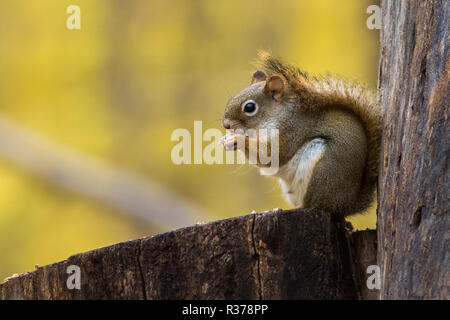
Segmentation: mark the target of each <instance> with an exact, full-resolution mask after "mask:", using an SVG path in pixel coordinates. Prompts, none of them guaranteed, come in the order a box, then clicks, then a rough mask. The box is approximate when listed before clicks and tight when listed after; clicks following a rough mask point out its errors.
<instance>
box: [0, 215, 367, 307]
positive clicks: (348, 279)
mask: <svg viewBox="0 0 450 320" xmlns="http://www.w3.org/2000/svg"><path fill="white" fill-rule="evenodd" d="M371 241H372V242H373V237H372V238H371ZM358 242H361V241H359V240H358ZM349 243H351V241H348V239H347V238H346V233H345V231H344V228H343V227H342V225H341V224H340V223H338V222H336V221H335V220H334V218H333V217H332V216H331V215H330V214H328V213H323V212H319V211H314V210H291V211H277V212H270V213H262V214H251V215H247V216H242V217H238V218H232V219H227V220H221V221H216V222H212V223H208V224H203V225H196V226H193V227H188V228H183V229H178V230H175V231H172V232H168V233H164V234H161V235H157V236H154V237H147V238H142V239H138V240H134V241H128V242H123V243H119V244H116V245H113V246H110V247H106V248H101V249H97V250H93V251H89V252H86V253H81V254H77V255H74V256H71V257H70V258H68V259H67V260H65V261H62V262H59V263H55V264H52V265H48V266H44V267H39V268H38V269H37V270H35V271H33V272H29V273H25V274H22V275H19V276H15V277H12V278H10V279H9V280H7V281H6V282H5V283H3V284H1V285H0V299H356V298H359V297H360V292H359V287H360V285H359V284H358V283H356V281H359V277H358V276H355V275H359V274H360V273H361V272H362V270H358V268H360V265H359V264H355V265H354V264H353V260H355V261H362V259H361V258H360V257H357V256H356V257H355V256H354V257H352V256H351V250H350V249H351V247H349V245H348V244H349ZM356 251H357V250H356ZM372 253H373V254H372V259H375V253H374V252H372ZM369 254H370V252H369ZM70 265H75V266H78V267H79V268H80V273H79V274H80V280H81V282H80V284H81V286H80V289H79V290H78V289H72V290H70V289H68V287H67V280H68V278H69V276H71V274H68V273H67V268H68V267H69V266H70ZM364 268H365V267H364ZM69 282H71V281H69Z"/></svg>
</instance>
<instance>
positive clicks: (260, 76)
mask: <svg viewBox="0 0 450 320" xmlns="http://www.w3.org/2000/svg"><path fill="white" fill-rule="evenodd" d="M266 78H267V76H266V74H265V73H264V72H263V71H261V70H258V71H256V72H255V73H254V74H253V76H252V84H254V83H256V82H260V81H265V80H266Z"/></svg>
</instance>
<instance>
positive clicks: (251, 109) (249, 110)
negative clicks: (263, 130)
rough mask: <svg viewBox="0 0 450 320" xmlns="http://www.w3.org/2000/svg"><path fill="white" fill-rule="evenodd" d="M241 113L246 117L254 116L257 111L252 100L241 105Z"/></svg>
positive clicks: (256, 106)
mask: <svg viewBox="0 0 450 320" xmlns="http://www.w3.org/2000/svg"><path fill="white" fill-rule="evenodd" d="M242 111H244V113H245V114H247V115H248V116H254V115H255V114H256V112H257V111H258V105H257V104H256V102H255V101H253V100H248V101H246V102H244V103H243V104H242Z"/></svg>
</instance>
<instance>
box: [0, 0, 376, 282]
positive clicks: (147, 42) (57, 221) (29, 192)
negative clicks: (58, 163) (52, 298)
mask: <svg viewBox="0 0 450 320" xmlns="http://www.w3.org/2000/svg"><path fill="white" fill-rule="evenodd" d="M73 2H74V1H60V0H40V1H27V0H3V1H1V3H0V37H1V39H2V43H1V44H0V70H1V73H2V77H1V78H0V115H1V116H4V117H5V118H8V119H11V120H13V121H14V122H15V123H17V124H20V126H23V127H25V128H28V129H29V130H32V131H33V132H36V133H37V134H39V135H41V136H43V137H45V138H46V139H49V140H51V141H53V142H55V143H57V144H59V145H62V146H67V147H70V148H72V149H74V150H77V151H79V152H81V153H83V154H86V155H89V156H93V157H97V158H99V159H102V160H105V161H108V162H111V163H114V164H115V165H117V166H119V167H122V168H125V169H126V170H129V171H131V172H134V173H136V174H138V175H139V176H141V177H143V178H144V179H148V180H153V181H158V183H160V184H162V185H165V186H167V188H170V190H172V191H173V192H174V193H176V194H180V195H182V196H183V197H184V198H185V199H189V201H191V202H193V203H195V204H197V205H198V206H200V207H202V208H203V209H204V210H205V211H206V212H208V213H209V214H210V219H211V220H214V219H220V218H226V217H230V216H238V215H243V214H246V213H249V212H251V211H252V210H256V211H264V210H268V209H271V208H274V207H282V208H288V207H289V206H288V205H287V204H286V203H285V202H284V200H283V199H282V197H281V193H280V190H279V188H278V186H277V183H276V181H274V180H272V179H268V178H264V177H261V176H259V175H258V174H257V172H256V170H255V169H253V168H251V167H250V166H243V167H240V166H238V165H223V166H219V165H215V166H214V165H212V166H208V165H190V166H188V165H185V166H183V165H182V166H176V165H174V164H173V163H172V162H171V161H170V152H171V149H172V147H173V146H174V143H173V142H172V141H171V140H170V136H171V133H172V132H173V130H175V129H177V128H187V129H188V130H192V127H193V121H194V120H202V121H203V129H204V130H205V129H208V128H221V122H220V120H221V117H222V112H223V110H224V106H225V103H226V101H227V100H228V99H229V97H230V96H231V95H232V94H234V93H236V92H238V91H240V90H241V89H243V88H244V87H246V86H247V85H248V84H249V79H250V75H251V74H252V72H253V71H254V70H253V68H254V67H253V65H252V61H254V59H255V57H256V52H257V51H258V50H259V49H265V50H268V51H271V52H273V53H274V54H276V55H277V56H280V57H283V59H284V60H286V61H289V62H291V63H293V64H296V65H299V66H300V67H301V68H303V69H304V70H305V71H307V72H311V73H323V72H332V73H337V74H341V75H344V76H347V77H350V78H355V79H359V80H361V81H363V82H365V83H368V84H369V86H370V87H372V88H375V85H376V81H377V68H378V58H377V57H378V31H376V30H369V29H367V27H366V19H367V17H368V15H367V14H366V8H367V6H369V5H370V4H373V3H372V2H369V1H361V0H351V1H350V0H348V1H335V0H282V1H268V0H251V1H237V0H227V1H209V0H202V1H187V0H173V1H162V0H159V1H156V0H154V1H147V0H133V1H92V0H77V1H75V2H76V4H77V5H78V6H79V7H80V9H81V29H80V30H68V29H67V28H66V19H67V18H68V14H67V13H66V8H67V6H69V5H71V4H73ZM351 221H352V222H353V224H354V225H355V226H356V227H357V228H360V229H361V228H366V227H370V228H374V227H375V222H376V216H375V211H374V209H372V210H371V211H370V213H369V214H367V215H360V216H357V217H354V218H352V219H351ZM154 232H155V230H154V229H152V228H151V227H149V226H148V227H147V226H143V225H142V224H141V223H139V222H137V221H134V220H132V219H131V218H129V217H128V216H127V214H126V213H125V212H120V210H116V209H115V208H112V207H109V206H108V205H105V204H102V203H97V202H95V201H92V200H90V199H87V198H84V197H83V196H80V195H77V194H73V193H71V192H68V191H65V190H61V189H60V188H58V187H57V186H54V185H52V184H50V183H48V182H47V181H43V180H42V179H40V178H39V177H36V176H34V175H32V174H30V173H29V172H27V171H26V170H23V168H21V167H20V166H18V165H17V164H15V163H13V162H11V161H8V160H5V159H2V158H1V157H0V255H1V258H0V282H1V280H2V279H3V278H4V277H7V276H9V275H11V274H12V273H18V272H23V271H28V270H31V269H33V268H34V265H35V264H39V265H43V264H48V263H52V262H55V261H58V260H63V259H65V258H67V257H68V256H69V255H71V254H75V253H78V252H80V251H86V250H90V249H94V248H97V247H100V246H105V245H109V244H113V243H115V242H119V241H124V240H129V239H134V238H137V237H141V236H145V235H151V234H154Z"/></svg>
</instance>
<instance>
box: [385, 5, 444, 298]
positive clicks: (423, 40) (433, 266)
mask: <svg viewBox="0 0 450 320" xmlns="http://www.w3.org/2000/svg"><path fill="white" fill-rule="evenodd" d="M382 14H383V19H382V30H381V58H380V77H379V97H380V102H381V106H382V108H383V109H384V128H383V139H382V152H381V159H380V163H381V165H380V167H381V168H380V177H379V192H378V194H379V198H378V227H377V229H378V239H379V243H378V249H379V250H378V263H379V265H380V268H381V298H382V299H449V298H450V295H449V293H448V284H449V283H450V277H449V272H450V271H449V270H450V266H449V263H448V252H449V246H448V244H449V227H450V216H449V212H450V210H449V194H450V192H449V185H450V182H449V172H448V154H449V146H450V131H449V130H450V129H449V125H448V112H449V108H448V106H449V101H450V99H449V68H450V64H449V50H448V41H449V34H448V33H449V25H450V21H449V20H450V2H449V1H446V0H440V1H438V0H433V1H431V0H430V1H398V0H385V1H382Z"/></svg>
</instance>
